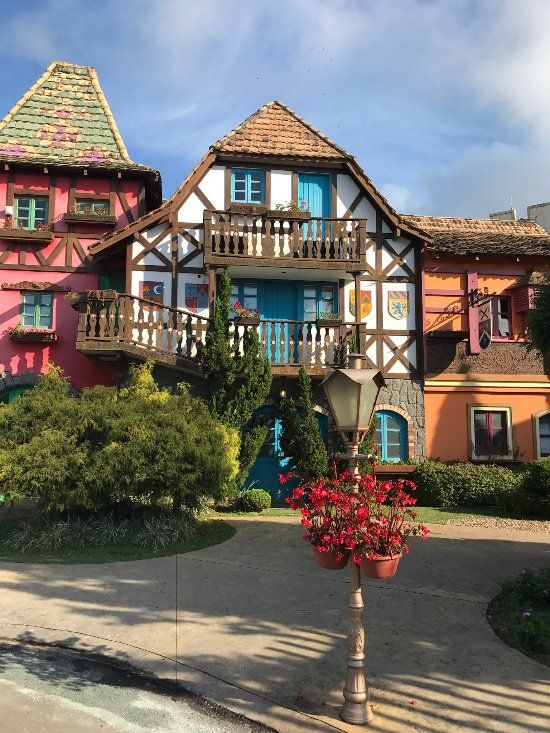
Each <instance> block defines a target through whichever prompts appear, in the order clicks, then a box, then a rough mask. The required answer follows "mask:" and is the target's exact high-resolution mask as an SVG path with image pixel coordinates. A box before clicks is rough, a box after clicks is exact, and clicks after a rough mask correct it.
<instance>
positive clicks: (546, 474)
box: [505, 458, 550, 519]
mask: <svg viewBox="0 0 550 733" xmlns="http://www.w3.org/2000/svg"><path fill="white" fill-rule="evenodd" d="M505 506H506V508H507V509H509V510H510V511H511V512H514V513H516V514H522V515H523V516H527V517H540V518H541V519H550V459H549V458H543V459H542V460H539V461H533V463H529V464H528V465H527V466H526V468H525V470H524V471H523V474H522V479H521V482H520V483H519V485H518V486H517V487H516V489H515V491H513V492H511V493H510V494H508V495H507V496H506V498H505Z"/></svg>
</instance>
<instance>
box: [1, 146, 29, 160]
mask: <svg viewBox="0 0 550 733" xmlns="http://www.w3.org/2000/svg"><path fill="white" fill-rule="evenodd" d="M27 154H28V150H27V148H25V147H23V145H20V144H19V143H10V144H8V145H5V146H4V147H3V148H1V149H0V155H13V156H14V157H16V158H20V157H23V156H25V155H27Z"/></svg>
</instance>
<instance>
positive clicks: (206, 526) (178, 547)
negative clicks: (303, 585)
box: [0, 518, 235, 564]
mask: <svg viewBox="0 0 550 733" xmlns="http://www.w3.org/2000/svg"><path fill="white" fill-rule="evenodd" d="M38 521H39V520H38V519H37V518H33V519H31V520H30V521H29V520H24V523H25V525H26V526H27V527H32V526H36V524H37V522H38ZM21 525H22V521H21V519H19V518H4V519H2V520H0V561H1V562H21V563H53V564H81V563H91V564H95V563H107V562H123V561H128V560H144V559H147V558H150V557H164V556H166V555H176V554H183V553H186V552H191V551H193V550H201V549H202V548H204V547H210V546H211V545H217V544H220V543H221V542H225V541H226V540H228V539H230V538H231V537H232V536H233V535H234V534H235V529H234V528H233V527H232V526H231V525H230V524H228V523H227V522H224V521H222V520H221V519H217V518H208V519H202V520H199V521H198V522H197V523H196V527H195V531H193V532H192V533H190V536H189V537H188V539H186V540H185V541H181V542H170V543H168V544H164V545H163V546H158V542H156V541H155V537H154V536H152V537H151V542H150V544H149V545H148V544H147V540H146V539H145V541H144V540H143V539H142V541H141V542H140V543H138V542H136V541H135V539H134V540H128V539H125V538H121V539H120V540H119V541H116V540H115V541H110V542H109V541H107V542H105V544H95V543H94V544H88V545H86V544H84V545H83V544H82V542H81V541H78V540H76V539H71V538H68V539H66V540H64V541H63V544H62V545H61V546H59V547H53V548H52V547H48V548H47V549H34V550H32V549H31V550H25V551H22V550H17V549H14V547H13V543H12V542H10V538H11V537H13V534H14V532H20V528H21ZM133 526H137V523H136V520H134V525H133Z"/></svg>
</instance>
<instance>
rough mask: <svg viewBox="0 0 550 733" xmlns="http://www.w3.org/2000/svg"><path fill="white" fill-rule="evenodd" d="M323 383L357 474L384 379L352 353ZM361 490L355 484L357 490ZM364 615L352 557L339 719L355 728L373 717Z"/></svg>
mask: <svg viewBox="0 0 550 733" xmlns="http://www.w3.org/2000/svg"><path fill="white" fill-rule="evenodd" d="M322 384H323V388H324V390H325V394H326V396H327V399H328V401H329V404H330V407H331V410H332V414H333V415H334V420H335V422H336V427H337V428H338V430H339V431H340V433H341V435H342V437H343V439H344V440H345V442H346V443H347V446H348V453H347V454H346V457H347V459H348V465H349V468H350V470H352V471H353V473H354V474H356V475H357V474H358V473H359V468H358V465H357V464H358V460H359V458H358V455H359V445H360V443H361V440H362V439H363V436H364V434H365V433H366V432H367V430H368V429H369V425H370V421H371V419H372V414H373V412H374V406H375V405H376V400H377V398H378V393H379V392H380V388H381V387H382V386H383V385H384V378H383V377H382V375H381V374H380V372H379V371H378V370H377V369H362V368H361V356H360V355H359V354H350V355H349V357H348V368H347V369H335V370H334V371H332V372H331V373H330V374H328V375H327V376H326V377H325V378H324V379H323V382H322ZM365 457H366V456H365ZM358 490H359V489H358V488H357V483H356V484H355V487H354V491H358ZM362 616H363V597H362V595H361V570H360V567H359V565H358V564H357V563H355V562H353V558H352V560H351V562H350V590H349V598H348V665H347V671H346V681H345V683H344V704H343V705H342V710H341V711H340V716H341V718H342V720H344V721H345V722H346V723H353V724H355V725H364V724H365V723H369V722H370V721H371V720H372V718H373V715H372V710H371V708H370V705H369V691H368V688H367V682H366V680H365V672H364V668H365V631H364V629H363V619H362Z"/></svg>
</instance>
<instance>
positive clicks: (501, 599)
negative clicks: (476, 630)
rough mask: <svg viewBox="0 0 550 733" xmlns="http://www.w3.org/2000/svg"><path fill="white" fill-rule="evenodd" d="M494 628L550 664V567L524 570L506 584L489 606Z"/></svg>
mask: <svg viewBox="0 0 550 733" xmlns="http://www.w3.org/2000/svg"><path fill="white" fill-rule="evenodd" d="M487 619H488V621H489V623H490V624H491V626H492V628H493V631H494V632H495V633H496V634H498V636H500V637H501V639H503V641H505V642H506V643H508V644H510V646H513V647H514V648H515V649H519V650H520V651H522V652H524V653H525V654H529V655H530V656H532V657H534V658H535V659H538V660H539V661H540V662H543V663H546V664H549V663H550V568H542V569H541V570H539V572H538V573H534V572H532V571H531V570H524V571H523V572H522V573H521V574H520V575H519V576H518V577H517V578H515V579H514V580H511V581H508V582H506V583H503V584H502V586H501V589H500V593H499V594H498V595H497V596H496V597H495V598H493V600H492V601H491V603H490V604H489V607H488V609H487Z"/></svg>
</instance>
